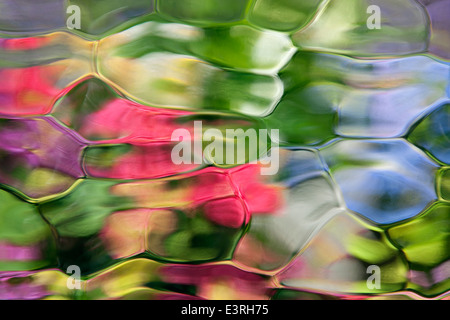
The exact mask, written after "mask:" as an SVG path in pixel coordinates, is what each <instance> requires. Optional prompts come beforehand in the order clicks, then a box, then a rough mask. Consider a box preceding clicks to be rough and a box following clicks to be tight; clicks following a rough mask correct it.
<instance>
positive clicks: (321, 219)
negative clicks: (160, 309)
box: [0, 0, 450, 300]
mask: <svg viewBox="0 0 450 320" xmlns="http://www.w3.org/2000/svg"><path fill="white" fill-rule="evenodd" d="M374 4H375V5H378V6H379V7H380V8H381V17H382V21H381V28H380V29H375V30H369V29H368V28H367V26H366V20H367V18H368V16H369V15H368V14H367V8H368V6H369V5H374ZM71 6H77V7H78V8H79V9H80V19H81V20H80V21H81V25H80V28H75V29H72V30H70V29H68V28H67V26H66V23H67V20H68V18H69V17H70V13H68V11H67V9H68V8H69V7H71ZM69 12H70V11H69ZM449 12H450V1H449V0H396V1H392V0H372V1H369V0H338V1H337V0H307V1H298V0H228V1H224V0H183V1H178V0H177V1H175V0H155V1H153V0H136V1H134V0H133V1H123V0H96V1H90V2H89V4H87V2H86V1H82V0H67V1H63V0H34V1H31V0H0V299H262V300H267V299H275V300H276V299H449V297H450V280H449V279H450V224H449V222H450V60H449V59H450V18H449V14H448V13H449ZM195 121H202V123H203V128H204V129H207V128H215V129H217V130H219V132H225V130H226V129H228V128H243V129H252V128H253V129H278V130H279V139H278V141H277V143H279V144H280V151H279V156H280V162H279V163H280V168H279V171H278V172H277V174H276V175H273V176H264V175H262V174H261V171H260V164H254V163H252V162H251V161H250V160H253V159H250V158H245V160H246V163H245V164H241V165H239V166H225V165H218V164H217V165H213V164H209V163H211V162H212V163H216V161H210V162H209V163H208V162H205V161H200V162H199V163H197V162H195V163H193V164H182V165H176V164H174V163H173V161H172V159H171V152H172V150H173V148H174V146H175V142H174V141H172V140H171V135H172V132H173V131H174V130H176V129H179V128H183V129H185V130H187V131H188V132H190V133H192V139H193V140H195V139H197V138H198V137H196V136H195V135H194V134H193V133H194V132H195V124H194V122H195ZM194 156H198V155H194ZM200 156H201V155H200ZM262 156H263V155H261V154H258V157H262ZM207 157H208V156H207ZM209 157H210V160H211V159H212V160H214V157H216V155H214V156H213V155H212V154H211V155H209ZM74 265H75V266H78V267H79V269H80V270H81V288H80V289H76V290H73V289H70V288H69V287H68V286H67V285H66V284H67V281H68V279H69V277H70V276H71V274H70V273H68V272H67V270H68V268H69V267H70V266H74ZM373 265H375V266H377V267H379V270H380V275H381V278H380V286H379V287H378V288H372V287H369V286H368V285H367V279H368V277H369V276H370V274H368V273H367V270H368V267H369V266H373Z"/></svg>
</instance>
